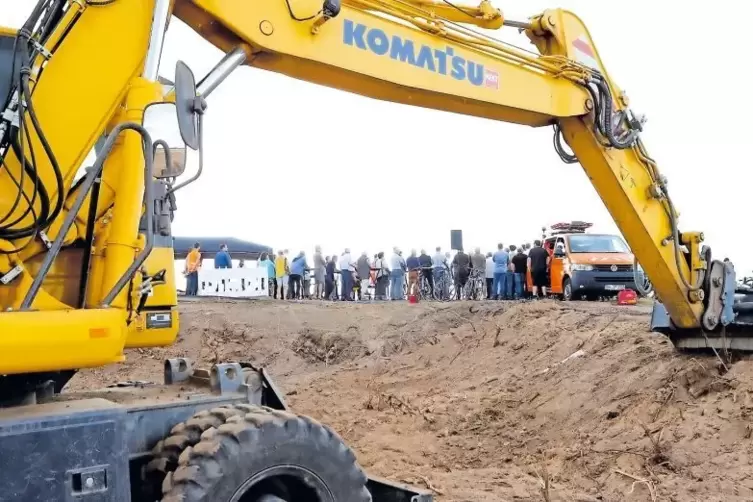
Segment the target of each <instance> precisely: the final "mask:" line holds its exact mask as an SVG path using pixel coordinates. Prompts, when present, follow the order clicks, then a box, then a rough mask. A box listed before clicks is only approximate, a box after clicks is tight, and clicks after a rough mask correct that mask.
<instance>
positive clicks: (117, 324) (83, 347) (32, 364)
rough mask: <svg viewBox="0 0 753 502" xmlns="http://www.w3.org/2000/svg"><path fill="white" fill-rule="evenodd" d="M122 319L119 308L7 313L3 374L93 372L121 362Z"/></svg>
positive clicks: (1, 317) (0, 358)
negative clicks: (69, 370) (61, 371)
mask: <svg viewBox="0 0 753 502" xmlns="http://www.w3.org/2000/svg"><path fill="white" fill-rule="evenodd" d="M124 316H125V313H124V312H123V311H120V310H116V309H107V310H104V309H97V310H58V311H55V312H3V313H2V314H0V333H2V337H0V374H17V373H31V372H39V371H56V370H61V369H71V368H91V367H96V366H102V365H105V364H110V363H115V362H119V361H122V360H123V345H124V343H125V337H126V332H125V317H124Z"/></svg>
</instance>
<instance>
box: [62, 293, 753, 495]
mask: <svg viewBox="0 0 753 502" xmlns="http://www.w3.org/2000/svg"><path fill="white" fill-rule="evenodd" d="M182 311H183V313H184V316H183V318H182V323H183V324H182V325H183V329H182V331H181V337H180V340H179V342H178V343H177V344H176V345H175V346H174V347H170V348H168V349H159V350H140V351H132V352H131V353H130V354H129V362H128V363H126V364H125V365H123V366H120V367H117V368H106V369H100V370H96V371H91V372H85V373H82V374H81V375H79V376H77V377H76V379H75V380H74V382H73V384H72V387H74V388H92V387H95V386H101V385H103V384H109V383H113V382H114V381H118V380H126V379H131V380H133V379H144V380H151V381H159V379H160V375H161V364H162V360H163V359H164V358H165V357H172V356H176V355H186V356H189V357H193V358H195V359H197V360H199V361H200V362H204V363H211V362H214V361H216V360H248V361H251V362H255V363H257V364H263V365H265V366H267V367H268V369H269V371H270V372H271V374H272V375H273V376H274V377H275V379H276V380H277V382H278V384H280V385H281V387H282V388H283V389H285V390H286V391H287V392H288V395H289V398H288V400H289V402H290V404H291V405H292V407H293V408H294V409H295V410H296V411H297V412H299V413H305V414H309V415H311V416H314V417H316V418H318V419H319V420H321V421H323V422H325V423H327V424H329V425H331V426H332V427H333V428H334V429H335V430H337V431H338V432H339V433H340V434H341V435H343V437H344V438H345V439H346V441H348V443H349V444H350V445H351V446H352V447H353V448H354V449H355V450H356V452H357V454H358V457H359V460H360V461H361V463H362V464H363V465H364V466H365V467H366V468H367V469H368V470H369V471H370V472H373V473H375V474H378V475H380V476H385V477H389V478H392V479H395V480H401V481H405V482H409V483H413V484H416V485H420V486H424V487H428V488H430V489H432V490H434V491H435V493H436V500H439V501H450V500H453V501H478V502H484V501H506V500H533V501H543V500H551V501H556V500H557V501H558V500H561V501H565V500H568V501H569V500H578V501H595V500H604V501H620V500H636V501H638V500H640V501H645V500H674V501H689V500H704V501H722V500H724V501H737V500H740V501H742V500H751V499H753V467H751V462H753V461H751V460H749V459H752V458H753V455H751V454H752V453H753V447H752V446H751V444H752V443H751V441H753V440H752V439H751V431H752V430H753V425H751V414H752V413H753V394H752V389H751V385H750V382H751V377H753V363H751V362H750V361H749V360H742V361H739V362H737V363H735V364H734V365H733V366H732V367H731V370H730V371H729V372H728V373H725V374H722V373H721V372H720V371H719V368H718V363H717V361H716V360H715V359H714V358H713V357H703V356H697V355H696V356H694V357H691V356H686V355H680V354H678V353H677V352H676V351H675V350H674V349H673V347H672V346H671V345H670V344H669V343H668V342H667V340H666V339H664V338H663V337H661V336H660V335H655V334H651V333H648V332H647V326H648V314H647V309H646V308H645V307H640V306H639V307H616V306H611V305H608V304H600V303H594V304H589V303H567V304H563V303H558V302H554V301H545V302H536V303H530V304H507V303H495V302H490V303H480V304H470V303H456V304H419V305H408V304H399V305H393V304H389V303H388V304H373V305H369V304H367V305H359V304H347V305H344V304H319V303H299V304H296V303H281V302H271V301H269V302H207V303H205V302H201V303H190V304H185V305H184V306H182ZM543 486H548V488H542V487H543ZM544 491H548V495H547V496H548V497H549V498H548V499H546V498H545V495H544Z"/></svg>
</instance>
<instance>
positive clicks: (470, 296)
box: [464, 268, 486, 300]
mask: <svg viewBox="0 0 753 502" xmlns="http://www.w3.org/2000/svg"><path fill="white" fill-rule="evenodd" d="M464 294H465V299H466V300H484V299H485V298H486V270H478V269H475V268H474V269H473V270H471V275H470V277H469V278H468V282H466V284H465V288H464Z"/></svg>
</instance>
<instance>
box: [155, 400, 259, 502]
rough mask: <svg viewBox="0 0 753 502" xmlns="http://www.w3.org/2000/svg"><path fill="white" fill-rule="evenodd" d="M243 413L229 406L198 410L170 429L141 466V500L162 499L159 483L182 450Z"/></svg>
mask: <svg viewBox="0 0 753 502" xmlns="http://www.w3.org/2000/svg"><path fill="white" fill-rule="evenodd" d="M244 413H246V412H245V411H244V410H242V409H240V408H237V407H235V406H233V405H224V406H219V407H217V408H212V409H211V410H202V411H200V412H198V413H196V414H195V415H194V416H193V417H191V418H190V419H189V420H187V421H185V422H181V423H179V424H177V425H176V426H175V427H173V428H172V430H171V431H170V435H169V436H167V437H166V438H165V439H163V440H162V441H160V442H158V443H157V444H156V445H155V446H154V448H153V449H152V455H153V458H152V461H151V462H149V463H148V464H147V465H146V466H145V467H144V472H143V474H142V478H143V480H144V483H143V485H142V498H141V500H145V501H149V502H154V501H157V500H159V499H160V498H161V497H162V483H163V482H164V480H165V476H166V475H167V473H169V472H173V471H174V470H175V469H176V468H177V467H178V458H179V457H180V454H181V453H183V451H184V450H185V449H186V448H188V447H190V446H195V445H196V444H198V443H199V441H201V435H202V434H203V433H204V432H205V431H207V430H209V429H211V428H213V427H219V426H220V425H222V424H224V423H225V421H226V420H227V419H228V418H230V417H232V416H234V415H241V414H244Z"/></svg>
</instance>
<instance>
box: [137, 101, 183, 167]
mask: <svg viewBox="0 0 753 502" xmlns="http://www.w3.org/2000/svg"><path fill="white" fill-rule="evenodd" d="M175 108H176V107H175V104H174V103H152V104H150V105H149V106H147V107H146V109H145V110H144V124H143V125H144V129H146V130H147V131H148V132H149V135H150V136H151V137H152V141H153V142H154V144H155V150H154V177H155V178H160V179H164V178H175V177H178V176H180V175H181V174H183V171H185V170H186V144H185V142H184V141H183V138H182V134H181V131H180V127H179V119H178V118H177V114H176V110H175Z"/></svg>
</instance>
